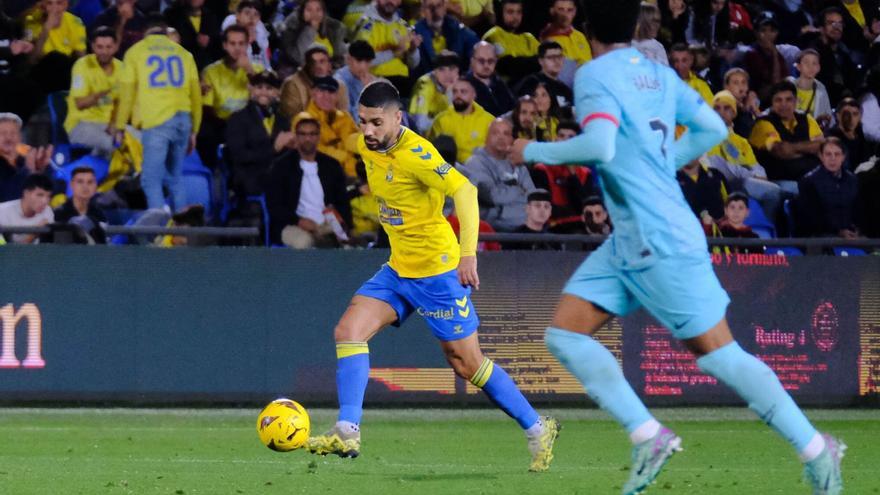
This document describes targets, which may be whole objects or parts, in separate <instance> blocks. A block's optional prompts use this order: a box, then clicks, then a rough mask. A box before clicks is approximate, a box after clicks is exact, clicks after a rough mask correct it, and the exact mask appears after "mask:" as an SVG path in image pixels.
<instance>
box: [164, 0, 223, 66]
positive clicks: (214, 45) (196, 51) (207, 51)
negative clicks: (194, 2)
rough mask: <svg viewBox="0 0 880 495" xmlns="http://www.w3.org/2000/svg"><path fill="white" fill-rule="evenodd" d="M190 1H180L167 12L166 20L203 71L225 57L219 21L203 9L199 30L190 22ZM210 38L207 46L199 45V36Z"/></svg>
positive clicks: (205, 8)
mask: <svg viewBox="0 0 880 495" xmlns="http://www.w3.org/2000/svg"><path fill="white" fill-rule="evenodd" d="M188 4H189V0H178V2H177V3H175V4H174V5H173V6H171V7H169V8H168V9H167V10H166V11H165V19H166V20H167V21H168V25H169V26H170V27H173V28H174V29H176V30H177V32H178V33H179V34H180V45H181V46H183V47H184V48H186V49H187V51H189V52H190V53H192V54H193V58H194V59H195V61H196V66H197V67H198V68H199V70H200V71H201V70H202V69H203V68H204V67H205V66H206V65H208V64H210V63H211V62H214V61H216V60H219V59H220V58H221V57H222V56H223V50H222V48H221V45H220V23H221V19H219V18H218V17H217V16H216V15H214V13H213V12H211V11H210V10H209V9H208V8H207V6H205V7H202V21H201V25H200V26H199V30H198V31H196V28H195V27H194V26H193V25H192V22H190V20H189V7H188ZM200 34H203V35H206V36H208V38H209V41H208V44H207V46H205V47H202V46H201V45H199V41H198V39H199V35H200Z"/></svg>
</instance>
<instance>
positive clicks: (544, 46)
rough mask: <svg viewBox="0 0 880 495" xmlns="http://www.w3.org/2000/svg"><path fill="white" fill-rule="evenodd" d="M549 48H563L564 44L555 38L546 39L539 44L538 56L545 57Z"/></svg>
mask: <svg viewBox="0 0 880 495" xmlns="http://www.w3.org/2000/svg"><path fill="white" fill-rule="evenodd" d="M547 50H562V45H560V44H559V43H557V42H555V41H553V40H544V41H542V42H541V44H540V45H538V58H544V56H545V55H547Z"/></svg>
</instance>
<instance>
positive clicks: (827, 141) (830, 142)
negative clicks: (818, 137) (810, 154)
mask: <svg viewBox="0 0 880 495" xmlns="http://www.w3.org/2000/svg"><path fill="white" fill-rule="evenodd" d="M828 145H834V146H837V147H838V148H840V151H842V152H843V154H844V155H848V154H849V153H848V152H847V151H848V150H847V149H846V144H845V143H844V142H843V141H841V139H840V138H838V137H835V136H829V137H827V138H825V141H822V144H820V145H819V153H820V154H821V153H824V152H825V148H827V147H828Z"/></svg>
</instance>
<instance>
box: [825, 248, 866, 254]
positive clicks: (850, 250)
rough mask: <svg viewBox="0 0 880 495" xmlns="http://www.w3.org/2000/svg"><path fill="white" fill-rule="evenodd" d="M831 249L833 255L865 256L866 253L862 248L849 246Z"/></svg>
mask: <svg viewBox="0 0 880 495" xmlns="http://www.w3.org/2000/svg"><path fill="white" fill-rule="evenodd" d="M832 250H833V251H834V256H865V255H867V254H868V253H866V252H865V250H864V249H859V248H851V247H835V248H833V249H832Z"/></svg>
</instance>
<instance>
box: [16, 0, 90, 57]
mask: <svg viewBox="0 0 880 495" xmlns="http://www.w3.org/2000/svg"><path fill="white" fill-rule="evenodd" d="M67 7H68V1H67V0H42V1H41V2H40V4H39V6H38V7H37V9H35V10H34V12H33V13H32V14H29V15H28V16H27V17H26V18H25V21H24V32H25V38H27V39H28V40H29V41H33V43H34V50H33V52H31V53H32V55H33V56H35V57H37V58H39V57H42V56H43V55H45V54H47V53H50V52H59V53H62V54H64V55H73V56H75V57H77V58H79V57H81V56H82V55H84V54H85V52H86V27H85V26H84V25H83V23H82V21H81V20H80V18H79V17H77V16H75V15H73V14H71V13H70V12H67Z"/></svg>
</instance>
